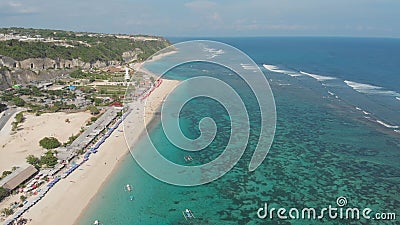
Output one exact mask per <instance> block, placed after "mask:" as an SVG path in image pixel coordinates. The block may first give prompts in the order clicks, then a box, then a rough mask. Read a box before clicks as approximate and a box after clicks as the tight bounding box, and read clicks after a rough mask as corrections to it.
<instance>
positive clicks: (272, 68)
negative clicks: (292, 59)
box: [263, 64, 301, 77]
mask: <svg viewBox="0 0 400 225" xmlns="http://www.w3.org/2000/svg"><path fill="white" fill-rule="evenodd" d="M263 67H264V68H265V69H267V70H269V71H271V72H274V73H283V74H286V75H289V76H291V77H298V76H301V74H299V73H296V72H294V71H289V70H282V69H281V68H279V67H277V66H274V65H268V64H263Z"/></svg>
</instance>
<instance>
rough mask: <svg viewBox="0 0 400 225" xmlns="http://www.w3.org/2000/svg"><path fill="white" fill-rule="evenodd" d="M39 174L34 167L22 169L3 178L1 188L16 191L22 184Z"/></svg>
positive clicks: (0, 182)
mask: <svg viewBox="0 0 400 225" xmlns="http://www.w3.org/2000/svg"><path fill="white" fill-rule="evenodd" d="M37 172H38V170H37V169H36V168H35V167H33V166H32V165H28V166H25V167H20V168H18V169H16V170H15V171H14V172H12V173H11V174H10V175H8V176H7V177H5V178H3V179H2V180H1V181H0V187H3V188H5V189H8V190H14V189H15V188H16V187H18V186H19V185H20V184H22V183H23V182H24V181H26V180H27V179H28V178H30V177H31V176H32V175H34V174H35V173H37Z"/></svg>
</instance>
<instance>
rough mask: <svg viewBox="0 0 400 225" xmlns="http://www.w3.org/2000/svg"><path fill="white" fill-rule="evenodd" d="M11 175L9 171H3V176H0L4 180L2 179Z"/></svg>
mask: <svg viewBox="0 0 400 225" xmlns="http://www.w3.org/2000/svg"><path fill="white" fill-rule="evenodd" d="M11 173H12V172H11V171H8V170H6V171H3V174H2V175H1V177H2V178H4V177H6V176H8V175H9V174H11Z"/></svg>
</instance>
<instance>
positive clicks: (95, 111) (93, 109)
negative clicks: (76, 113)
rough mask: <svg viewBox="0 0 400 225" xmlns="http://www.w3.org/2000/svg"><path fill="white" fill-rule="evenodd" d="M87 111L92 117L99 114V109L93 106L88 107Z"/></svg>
mask: <svg viewBox="0 0 400 225" xmlns="http://www.w3.org/2000/svg"><path fill="white" fill-rule="evenodd" d="M89 110H90V114H92V115H97V114H99V113H100V111H99V109H98V108H97V107H96V106H94V105H91V106H89Z"/></svg>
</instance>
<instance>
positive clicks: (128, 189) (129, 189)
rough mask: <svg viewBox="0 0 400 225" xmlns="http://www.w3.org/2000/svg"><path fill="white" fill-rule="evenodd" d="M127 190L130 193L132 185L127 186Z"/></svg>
mask: <svg viewBox="0 0 400 225" xmlns="http://www.w3.org/2000/svg"><path fill="white" fill-rule="evenodd" d="M126 190H127V191H129V192H130V191H132V187H131V185H130V184H127V185H126Z"/></svg>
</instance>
